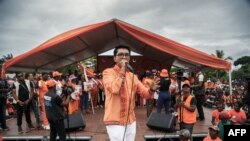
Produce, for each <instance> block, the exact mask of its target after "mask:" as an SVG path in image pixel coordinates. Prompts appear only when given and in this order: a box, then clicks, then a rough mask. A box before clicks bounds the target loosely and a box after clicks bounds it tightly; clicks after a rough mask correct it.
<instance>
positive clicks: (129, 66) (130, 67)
mask: <svg viewBox="0 0 250 141" xmlns="http://www.w3.org/2000/svg"><path fill="white" fill-rule="evenodd" d="M125 65H126V67H127V68H128V69H129V70H130V71H131V72H134V68H133V67H132V66H131V65H129V63H126V64H125Z"/></svg>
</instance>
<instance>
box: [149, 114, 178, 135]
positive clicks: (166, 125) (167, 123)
mask: <svg viewBox="0 0 250 141" xmlns="http://www.w3.org/2000/svg"><path fill="white" fill-rule="evenodd" d="M147 126H148V127H149V128H151V129H156V130H162V131H170V132H173V131H175V126H176V117H175V116H174V115H172V114H161V113H153V112H152V113H151V114H150V116H149V118H148V122H147Z"/></svg>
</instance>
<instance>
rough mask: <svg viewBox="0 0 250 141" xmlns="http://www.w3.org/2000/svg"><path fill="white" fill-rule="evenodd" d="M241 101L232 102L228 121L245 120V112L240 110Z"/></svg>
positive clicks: (243, 122) (233, 122)
mask: <svg viewBox="0 0 250 141" xmlns="http://www.w3.org/2000/svg"><path fill="white" fill-rule="evenodd" d="M241 107H242V103H241V102H236V103H235V104H234V108H233V109H231V110H230V111H229V113H230V116H231V118H230V121H231V123H232V124H245V121H246V120H247V116H246V113H245V112H244V111H243V110H241Z"/></svg>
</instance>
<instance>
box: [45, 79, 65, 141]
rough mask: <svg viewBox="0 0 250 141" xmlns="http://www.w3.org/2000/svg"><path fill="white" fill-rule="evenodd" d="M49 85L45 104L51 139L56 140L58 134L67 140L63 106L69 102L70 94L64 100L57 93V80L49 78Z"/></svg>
mask: <svg viewBox="0 0 250 141" xmlns="http://www.w3.org/2000/svg"><path fill="white" fill-rule="evenodd" d="M47 87H48V92H47V93H46V94H45V95H44V105H45V110H46V115H47V118H48V120H49V125H50V141H55V140H56V137H57V134H58V136H59V140H60V141H66V131H65V127H64V118H65V113H64V111H63V106H67V105H68V104H69V96H67V98H66V100H65V101H63V99H62V98H61V97H60V96H58V95H57V94H56V81H55V80H48V81H47Z"/></svg>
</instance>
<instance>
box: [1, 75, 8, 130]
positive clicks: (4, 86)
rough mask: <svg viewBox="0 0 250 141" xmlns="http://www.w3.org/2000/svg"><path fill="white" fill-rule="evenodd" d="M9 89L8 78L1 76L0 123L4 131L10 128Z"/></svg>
mask: <svg viewBox="0 0 250 141" xmlns="http://www.w3.org/2000/svg"><path fill="white" fill-rule="evenodd" d="M9 90H10V89H9V86H8V83H7V81H6V79H4V78H1V77H0V123H1V128H2V130H4V131H8V130H9V128H8V127H7V126H6V100H7V93H8V92H9Z"/></svg>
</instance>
